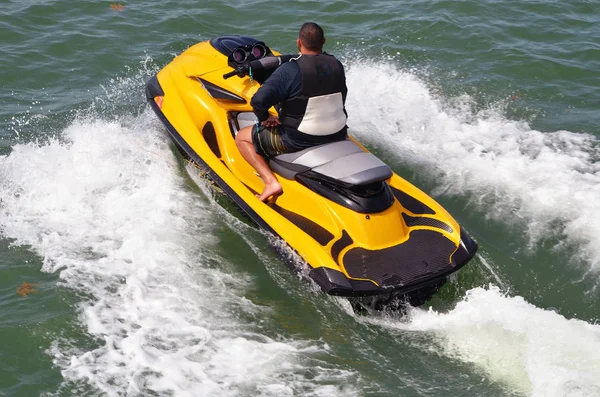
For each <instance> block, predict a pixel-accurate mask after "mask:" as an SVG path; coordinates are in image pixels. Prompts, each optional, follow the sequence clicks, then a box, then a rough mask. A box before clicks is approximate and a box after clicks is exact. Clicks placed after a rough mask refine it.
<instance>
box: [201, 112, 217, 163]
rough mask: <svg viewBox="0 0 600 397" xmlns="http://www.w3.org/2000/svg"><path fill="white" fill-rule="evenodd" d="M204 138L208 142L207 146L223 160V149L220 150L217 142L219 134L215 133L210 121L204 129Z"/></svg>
mask: <svg viewBox="0 0 600 397" xmlns="http://www.w3.org/2000/svg"><path fill="white" fill-rule="evenodd" d="M202 136H203V137H204V140H205V141H206V144H207V145H208V147H209V148H210V150H212V152H213V153H214V154H215V156H217V157H219V158H221V149H219V143H218V142H217V134H216V132H215V127H214V126H213V123H211V122H210V121H209V122H208V123H206V124H204V128H202Z"/></svg>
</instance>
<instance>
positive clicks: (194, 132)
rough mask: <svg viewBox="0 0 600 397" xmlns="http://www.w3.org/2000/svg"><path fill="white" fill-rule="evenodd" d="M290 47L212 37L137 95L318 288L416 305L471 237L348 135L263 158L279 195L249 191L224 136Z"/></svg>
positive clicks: (249, 177)
mask: <svg viewBox="0 0 600 397" xmlns="http://www.w3.org/2000/svg"><path fill="white" fill-rule="evenodd" d="M293 57H294V55H281V54H280V53H277V52H275V51H273V50H272V49H271V48H269V47H268V46H267V45H266V44H265V43H264V42H263V41H259V40H256V39H254V38H251V37H245V36H221V37H216V38H213V39H211V40H209V41H204V42H201V43H197V44H195V45H193V46H191V47H190V48H188V49H187V50H185V51H184V52H183V53H182V54H180V55H179V56H177V57H176V58H174V59H173V61H172V62H170V63H169V64H168V65H167V66H165V67H164V68H163V69H162V70H160V71H159V72H158V73H157V74H156V75H154V76H153V77H152V78H150V80H149V81H148V83H147V85H146V96H147V99H148V102H149V104H150V105H151V107H152V109H153V110H154V112H155V113H156V115H157V116H158V118H159V119H160V120H161V121H162V123H163V124H164V125H165V126H166V130H167V131H168V133H169V135H170V138H171V139H172V141H173V142H174V143H175V145H176V146H177V148H178V149H179V151H180V152H181V153H182V154H183V155H184V157H186V158H187V159H189V160H190V161H192V162H193V163H195V164H197V165H198V166H200V167H201V168H203V169H205V170H206V174H207V175H208V176H209V178H210V179H212V181H214V183H215V184H216V185H218V186H219V187H220V188H221V189H222V190H223V191H224V192H225V193H226V194H227V195H228V196H229V197H230V198H231V199H232V200H233V201H234V202H235V203H237V205H239V207H240V208H241V209H242V210H243V211H244V212H245V213H246V214H247V215H248V216H249V217H250V218H251V219H252V220H253V221H254V222H255V223H256V224H257V225H259V226H260V227H262V228H264V229H265V230H267V231H268V232H270V233H272V234H274V235H275V236H278V237H279V238H281V239H282V240H283V241H285V243H287V245H288V246H289V247H291V249H292V250H294V251H295V252H296V253H297V254H298V255H299V256H300V257H301V258H303V260H304V261H305V262H306V264H307V266H308V272H305V273H307V274H308V276H309V277H310V278H311V279H312V280H314V282H315V283H316V284H318V285H319V286H320V288H321V289H322V290H323V291H324V292H326V293H327V294H331V295H338V296H343V297H348V298H349V299H350V301H351V302H352V303H353V305H355V307H358V308H360V307H363V308H365V307H367V308H369V309H374V310H381V309H384V308H386V307H390V306H392V305H393V304H394V302H396V303H397V302H401V303H402V304H404V303H409V304H411V305H413V306H418V305H421V304H423V303H424V302H425V301H426V300H427V299H429V298H430V297H431V296H432V295H433V294H434V293H435V292H436V291H437V290H438V289H439V288H440V287H441V286H442V285H443V284H444V282H445V281H446V280H447V278H448V276H450V275H451V274H453V273H455V272H456V271H457V270H459V269H460V268H461V267H462V266H464V265H465V264H466V263H467V262H469V260H470V259H471V258H472V257H473V255H475V252H476V251H477V243H476V242H475V241H474V240H473V239H472V238H470V237H469V235H468V234H467V233H466V232H465V230H464V229H463V228H461V226H460V225H459V224H458V223H457V222H456V220H455V219H454V218H453V217H452V216H451V215H450V214H449V213H448V212H447V211H446V210H445V209H444V208H442V206H440V205H439V204H438V203H437V202H436V201H434V200H433V199H432V198H431V197H429V196H428V195H427V194H425V193H423V192H422V191H421V190H419V189H418V188H417V187H415V186H413V185H412V184H411V183H409V182H408V181H406V180H405V179H403V178H402V177H400V176H399V175H398V174H396V173H395V172H394V171H393V170H392V169H391V168H390V167H389V166H388V165H387V164H385V163H384V162H383V161H382V160H380V159H379V158H377V157H376V156H375V155H373V154H372V153H370V152H369V151H368V150H367V149H366V148H365V147H364V146H362V145H361V144H360V143H359V142H358V141H357V140H356V139H354V138H352V137H351V136H350V137H349V138H348V139H347V140H343V141H339V142H334V143H328V144H325V145H320V146H316V147H312V148H309V149H305V150H302V151H299V152H295V153H286V154H282V155H280V156H277V157H275V158H272V159H270V166H271V168H272V169H273V171H274V172H275V174H276V176H277V178H278V180H279V182H280V184H281V186H282V187H283V194H281V195H280V196H278V197H276V199H274V200H271V201H268V202H266V203H265V202H262V201H260V200H259V199H258V198H257V197H256V194H257V193H259V192H261V191H262V188H263V186H264V185H263V182H262V180H261V179H260V178H259V176H258V175H257V174H256V172H255V171H254V169H253V168H252V167H251V166H250V165H249V164H248V163H247V162H246V161H245V160H244V159H243V158H242V156H241V155H240V153H239V151H238V149H237V147H236V144H235V135H236V134H237V132H238V131H239V130H240V129H241V128H243V127H245V126H248V125H252V124H254V123H256V117H255V115H254V114H253V113H252V107H251V106H250V99H251V98H252V96H253V95H254V93H255V92H256V91H257V90H258V88H259V87H260V85H261V84H262V83H264V81H265V80H266V79H267V78H268V77H269V76H270V75H271V74H272V73H273V71H274V70H275V69H276V68H277V67H278V66H279V65H281V64H282V63H284V62H287V61H290V59H291V58H293ZM271 111H272V112H273V113H274V114H276V113H275V110H274V109H271Z"/></svg>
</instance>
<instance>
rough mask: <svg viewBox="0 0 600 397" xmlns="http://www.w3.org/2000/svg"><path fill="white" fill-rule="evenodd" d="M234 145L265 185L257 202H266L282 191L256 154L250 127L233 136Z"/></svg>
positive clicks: (268, 168)
mask: <svg viewBox="0 0 600 397" xmlns="http://www.w3.org/2000/svg"><path fill="white" fill-rule="evenodd" d="M235 143H236V145H237V147H238V149H239V151H240V153H241V154H242V157H244V159H245V160H246V161H247V162H248V163H249V164H250V165H251V166H252V167H254V169H255V170H256V172H258V175H260V177H261V178H262V180H263V182H264V183H265V187H264V189H263V191H262V193H261V194H260V195H259V196H258V198H259V200H261V201H266V200H267V199H268V198H269V197H271V196H273V195H276V194H279V193H281V192H282V191H283V189H282V188H281V185H280V184H279V181H277V178H276V177H275V174H274V173H273V171H271V168H270V167H269V165H268V164H267V162H266V161H265V159H264V157H263V156H261V155H260V154H258V153H256V151H255V150H254V145H253V144H252V126H248V127H244V128H242V129H241V130H240V131H239V132H238V133H237V135H236V136H235Z"/></svg>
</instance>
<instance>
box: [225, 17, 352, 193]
mask: <svg viewBox="0 0 600 397" xmlns="http://www.w3.org/2000/svg"><path fill="white" fill-rule="evenodd" d="M297 44H298V50H299V51H300V54H299V56H298V57H296V58H293V59H292V60H291V61H290V62H287V63H285V64H283V65H281V66H280V67H279V68H278V69H277V70H276V71H275V72H274V73H273V74H272V75H271V76H270V77H269V78H268V79H267V81H265V83H264V84H263V85H262V87H261V88H260V89H259V90H258V91H257V92H256V94H254V96H253V97H252V101H251V102H250V104H251V105H252V108H253V110H254V113H255V114H256V115H257V117H258V122H257V124H256V125H253V126H248V127H244V128H242V129H241V130H240V132H239V133H238V134H237V136H236V138H235V141H236V144H237V146H238V148H239V149H240V152H241V153H242V156H244V158H245V159H246V160H247V161H248V162H249V163H250V165H252V167H254V168H255V169H256V171H258V174H259V175H260V176H261V178H262V179H263V181H264V182H265V188H264V190H263V192H262V194H260V196H259V199H260V200H262V201H265V200H266V199H267V198H269V197H270V196H272V195H277V194H280V193H281V192H282V188H281V185H280V184H279V182H278V181H277V178H276V177H275V174H273V172H272V171H271V169H270V168H269V166H268V165H267V163H266V161H265V160H264V158H263V156H264V157H268V158H272V157H275V156H277V155H280V154H283V153H290V152H297V151H300V150H302V149H306V148H309V147H312V146H317V145H322V144H325V143H329V142H335V141H340V140H344V139H346V138H347V136H348V134H347V127H346V119H347V114H346V109H345V108H344V103H345V101H346V94H347V93H348V88H347V87H346V77H345V75H344V67H343V66H342V64H341V62H340V61H338V60H337V59H335V58H334V57H333V56H332V55H328V54H324V53H323V44H325V36H324V33H323V29H322V28H321V27H320V26H319V25H317V24H316V23H314V22H306V23H305V24H304V25H302V27H301V28H300V33H299V35H298V39H297ZM278 104H281V105H280V108H279V117H277V116H274V115H273V114H270V113H269V108H271V107H272V106H275V105H278ZM259 123H260V124H259Z"/></svg>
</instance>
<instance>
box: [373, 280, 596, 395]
mask: <svg viewBox="0 0 600 397" xmlns="http://www.w3.org/2000/svg"><path fill="white" fill-rule="evenodd" d="M373 321H375V322H379V323H380V324H383V325H385V326H387V327H393V328H399V329H402V330H408V331H416V332H430V333H432V334H433V338H432V341H433V343H434V346H429V347H428V348H430V349H436V348H435V345H437V346H438V347H437V351H438V352H439V353H440V354H443V355H446V356H449V357H451V358H454V359H458V360H461V361H464V362H467V363H471V364H473V365H475V366H476V368H479V369H481V370H482V371H484V373H485V374H486V375H487V376H488V377H489V378H490V379H492V380H494V381H497V382H500V383H501V384H505V385H506V386H507V387H508V389H509V390H511V392H517V393H519V394H522V395H528V396H534V397H538V396H539V397H542V396H543V397H553V396H556V397H559V396H560V397H564V396H597V395H599V394H600V325H592V324H589V323H586V322H584V321H580V320H576V319H571V320H569V319H566V318H564V317H563V316H561V315H559V314H557V313H555V312H554V311H550V310H542V309H539V308H536V307H535V306H533V305H531V304H529V303H527V302H525V300H524V299H523V298H521V297H510V296H507V295H505V294H503V293H501V292H500V290H499V289H498V288H496V287H493V286H492V287H490V288H488V289H483V288H476V289H473V290H470V291H469V292H468V293H467V296H466V297H465V299H464V300H463V301H462V302H459V303H458V304H457V305H456V307H455V309H454V310H452V311H450V312H448V313H438V312H435V311H433V310H431V309H430V310H429V311H427V310H423V309H412V311H411V313H410V321H406V322H397V321H389V320H373Z"/></svg>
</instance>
